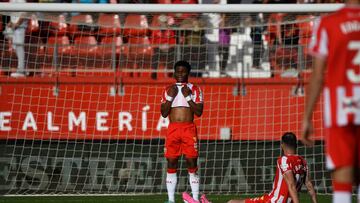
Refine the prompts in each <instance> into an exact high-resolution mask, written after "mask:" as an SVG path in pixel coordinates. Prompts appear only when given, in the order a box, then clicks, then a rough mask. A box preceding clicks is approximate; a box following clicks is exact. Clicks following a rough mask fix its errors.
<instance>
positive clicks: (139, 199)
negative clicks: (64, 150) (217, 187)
mask: <svg viewBox="0 0 360 203" xmlns="http://www.w3.org/2000/svg"><path fill="white" fill-rule="evenodd" d="M237 197H238V196H234V195H208V198H209V200H210V201H211V202H213V203H226V202H227V201H228V200H230V199H232V198H237ZM166 199H167V196H166V194H164V195H139V196H136V195H135V196H43V197H41V196H40V197H39V196H35V197H31V196H25V197H4V196H2V197H0V202H1V203H2V202H4V203H7V202H8V203H10V202H11V203H66V202H79V203H82V202H84V203H108V202H114V203H127V202H129V203H163V202H164V201H165V200H166ZM353 199H354V201H355V197H354V198H353ZM176 200H177V203H180V202H182V201H181V199H180V196H179V195H178V196H177V197H176ZM300 202H301V203H308V202H309V203H310V202H311V201H310V199H309V196H308V195H307V194H301V195H300ZM318 202H319V203H328V202H331V196H330V195H318Z"/></svg>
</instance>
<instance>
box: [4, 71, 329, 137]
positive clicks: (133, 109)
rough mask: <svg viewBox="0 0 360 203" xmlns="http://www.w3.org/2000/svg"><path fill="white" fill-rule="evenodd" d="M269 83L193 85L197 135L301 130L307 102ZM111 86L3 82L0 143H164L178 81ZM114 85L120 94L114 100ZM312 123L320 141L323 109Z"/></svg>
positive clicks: (104, 82)
mask: <svg viewBox="0 0 360 203" xmlns="http://www.w3.org/2000/svg"><path fill="white" fill-rule="evenodd" d="M270 80H271V79H269V80H264V81H261V80H256V79H253V80H247V81H246V82H247V86H246V95H244V96H243V95H241V91H239V92H237V91H235V92H234V90H236V89H234V88H235V87H237V85H238V83H239V80H236V79H196V80H195V79H194V80H192V81H193V82H194V83H196V84H197V85H199V86H200V87H201V88H202V90H203V92H204V101H205V103H204V105H205V109H204V113H203V115H202V116H201V117H200V118H196V119H195V122H196V124H197V126H198V134H199V138H200V139H205V140H206V139H210V140H217V139H228V138H226V137H227V136H226V135H227V133H228V132H230V134H231V136H230V139H232V140H278V139H279V137H280V135H281V134H282V133H283V132H285V131H294V132H296V133H299V129H300V127H301V117H302V113H303V110H304V97H302V96H293V95H292V88H293V86H294V82H286V81H285V82H282V81H277V82H274V81H270ZM272 80H275V79H272ZM111 81H112V80H111V79H109V78H95V79H92V80H91V79H86V78H82V79H79V78H60V80H59V81H57V82H58V83H57V84H60V85H58V86H55V82H54V81H51V80H47V81H45V79H23V80H12V79H6V80H5V79H2V81H1V82H2V85H1V95H0V100H1V104H0V139H40V140H42V139H45V140H48V139H87V140H93V139H96V140H99V139H111V140H119V139H121V140H123V139H158V138H164V137H165V135H166V128H167V124H168V120H167V119H165V118H162V117H161V115H160V95H161V92H162V90H163V88H164V86H165V85H167V84H170V83H172V82H174V81H172V80H171V79H166V80H163V81H161V82H159V81H156V82H154V81H152V80H147V79H136V80H135V79H128V80H123V83H122V85H123V86H121V87H119V84H117V85H116V86H114V85H113V84H111ZM269 81H270V82H269ZM55 87H57V88H55ZM114 87H116V88H123V90H124V91H123V94H117V93H116V94H115V95H114V94H113V93H114V91H116V92H118V89H114ZM54 88H55V89H54ZM56 93H57V94H56ZM234 93H239V94H238V95H236V94H234ZM318 109H319V108H318ZM314 121H315V129H316V133H315V138H316V139H322V136H323V135H322V128H321V124H322V114H321V112H320V110H317V111H316V112H315V114H314Z"/></svg>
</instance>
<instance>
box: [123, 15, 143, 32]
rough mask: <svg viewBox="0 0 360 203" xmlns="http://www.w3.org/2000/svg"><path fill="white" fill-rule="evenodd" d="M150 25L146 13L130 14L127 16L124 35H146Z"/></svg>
mask: <svg viewBox="0 0 360 203" xmlns="http://www.w3.org/2000/svg"><path fill="white" fill-rule="evenodd" d="M148 27H149V25H148V21H147V18H146V16H145V15H138V14H129V15H127V16H126V18H125V24H124V37H131V36H145V35H147V34H148Z"/></svg>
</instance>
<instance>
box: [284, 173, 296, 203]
mask: <svg viewBox="0 0 360 203" xmlns="http://www.w3.org/2000/svg"><path fill="white" fill-rule="evenodd" d="M283 176H284V179H285V182H286V184H287V186H288V189H289V193H290V197H291V199H292V201H293V203H299V196H298V192H297V190H296V182H295V178H294V174H293V172H292V171H291V170H289V171H286V172H285V173H284V174H283Z"/></svg>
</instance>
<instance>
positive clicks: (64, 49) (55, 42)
mask: <svg viewBox="0 0 360 203" xmlns="http://www.w3.org/2000/svg"><path fill="white" fill-rule="evenodd" d="M47 45H48V46H47V48H46V54H48V55H52V54H53V53H54V50H55V46H57V52H58V54H70V53H71V50H72V46H71V45H70V40H69V38H68V37H67V36H59V37H49V38H48V40H47Z"/></svg>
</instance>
